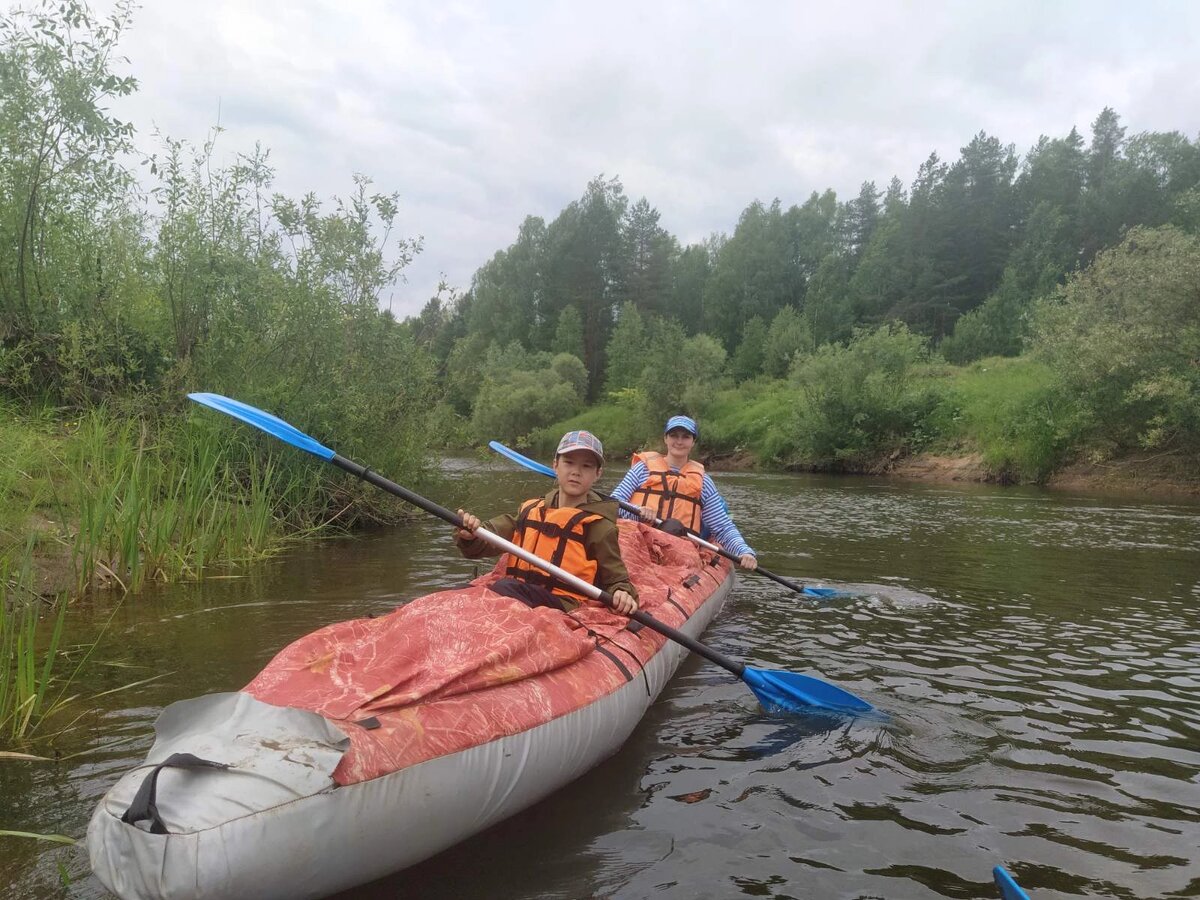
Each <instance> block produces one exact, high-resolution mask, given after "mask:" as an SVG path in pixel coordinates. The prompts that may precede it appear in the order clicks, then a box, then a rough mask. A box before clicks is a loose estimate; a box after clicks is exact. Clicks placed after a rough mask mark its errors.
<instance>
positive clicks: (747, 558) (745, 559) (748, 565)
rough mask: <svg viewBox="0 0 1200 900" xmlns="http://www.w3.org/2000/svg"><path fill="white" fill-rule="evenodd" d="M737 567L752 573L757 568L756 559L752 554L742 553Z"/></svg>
mask: <svg viewBox="0 0 1200 900" xmlns="http://www.w3.org/2000/svg"><path fill="white" fill-rule="evenodd" d="M738 565H739V566H741V567H742V568H743V569H749V570H750V571H751V572H753V571H754V570H755V569H757V568H758V559H757V558H756V557H755V556H754V554H753V553H743V554H742V556H741V558H740V559H739V560H738Z"/></svg>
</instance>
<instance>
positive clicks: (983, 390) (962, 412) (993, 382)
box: [927, 357, 1084, 482]
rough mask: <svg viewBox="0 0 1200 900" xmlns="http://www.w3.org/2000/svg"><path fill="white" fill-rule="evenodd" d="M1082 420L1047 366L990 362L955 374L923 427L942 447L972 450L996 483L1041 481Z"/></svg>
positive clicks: (1024, 361)
mask: <svg viewBox="0 0 1200 900" xmlns="http://www.w3.org/2000/svg"><path fill="white" fill-rule="evenodd" d="M1083 423H1084V413H1083V411H1082V410H1081V409H1080V407H1079V406H1078V404H1077V403H1076V402H1075V401H1074V400H1073V399H1072V398H1071V397H1070V395H1068V394H1067V393H1065V392H1064V391H1063V389H1062V385H1061V384H1059V383H1058V381H1057V379H1056V378H1055V376H1054V372H1053V371H1052V370H1051V369H1050V368H1049V367H1048V366H1046V365H1044V364H1042V363H1038V362H1035V361H1033V360H1031V359H1028V358H1020V359H1005V358H1000V357H993V358H989V359H983V360H980V361H978V362H976V363H974V364H973V365H971V366H968V367H966V368H964V369H959V370H955V371H954V373H953V376H952V377H951V378H950V380H949V382H948V383H947V384H945V385H944V386H943V388H942V396H941V399H940V400H939V402H938V406H937V409H936V410H935V411H934V412H933V413H932V415H931V416H930V419H929V422H928V423H927V425H928V427H929V428H930V431H931V433H932V434H934V435H936V439H937V442H938V443H939V444H941V445H943V446H946V447H948V448H952V449H958V448H963V447H966V448H971V449H977V450H979V451H980V452H981V453H982V455H983V462H984V465H985V466H986V467H987V468H988V470H989V471H990V472H992V473H993V474H994V475H995V477H996V478H997V479H998V480H1000V481H1021V482H1029V481H1032V482H1041V481H1044V480H1045V479H1046V478H1047V477H1048V476H1049V475H1050V474H1051V473H1052V472H1053V471H1054V470H1055V469H1056V468H1057V467H1058V466H1059V465H1061V464H1062V463H1063V462H1064V461H1065V460H1066V458H1067V456H1068V454H1069V453H1070V451H1071V450H1072V448H1074V447H1075V446H1076V445H1077V442H1078V440H1079V433H1080V428H1081V427H1082V425H1083Z"/></svg>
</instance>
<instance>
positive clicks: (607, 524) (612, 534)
mask: <svg viewBox="0 0 1200 900" xmlns="http://www.w3.org/2000/svg"><path fill="white" fill-rule="evenodd" d="M545 499H546V505H547V506H548V507H551V508H557V507H558V488H555V489H554V490H552V491H551V492H550V493H548V494H547V495H546V498H545ZM579 509H581V510H583V511H584V512H590V513H598V514H600V515H601V516H603V518H601V519H597V520H596V521H594V522H590V523H588V524H587V525H585V526H584V531H583V546H584V550H585V551H586V553H587V555H588V558H589V559H594V560H595V561H596V586H597V587H600V588H603V589H604V590H606V591H608V592H609V593H610V594H611V593H612V592H613V591H628V592H629V594H630V595H631V596H632V597H633V598H634V599H635V600H636V599H637V588H635V587H634V586H633V584H632V582H630V580H629V570H628V569H626V568H625V562H624V560H622V559H621V546H620V544H619V542H618V540H617V504H616V501H614V500H602V499H600V495H599V494H597V493H596V492H595V491H589V492H588V495H587V499H586V500H585V501H584V502H583V503H581V504H580V505H579ZM481 527H483V528H486V529H487V530H488V531H493V532H495V533H496V534H498V535H500V537H502V538H504V539H505V540H506V541H511V540H512V538H513V535H514V534H515V533H516V530H517V517H516V516H515V515H508V514H505V515H502V516H496V518H494V519H489V520H488V521H486V522H484V523H483V525H482V526H481ZM454 540H455V542H456V543H457V544H458V549H459V550H461V551H462V555H463V556H465V557H466V558H467V559H479V558H480V557H481V556H496V555H497V554H498V553H499V551H498V550H497V549H496V548H495V547H493V546H492V545H491V544H489V543H488V542H487V541H485V540H484V539H483V538H480V537H476V538H473V539H471V540H465V541H464V540H463V539H462V538H460V537H459V536H458V533H457V532H455V535H454Z"/></svg>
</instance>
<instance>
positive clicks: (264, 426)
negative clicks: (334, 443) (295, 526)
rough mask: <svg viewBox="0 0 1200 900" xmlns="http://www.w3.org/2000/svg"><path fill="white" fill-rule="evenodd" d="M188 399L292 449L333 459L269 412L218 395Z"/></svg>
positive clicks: (297, 430)
mask: <svg viewBox="0 0 1200 900" xmlns="http://www.w3.org/2000/svg"><path fill="white" fill-rule="evenodd" d="M188 397H189V398H191V399H192V400H195V401H196V402H197V403H199V404H200V405H201V406H207V407H210V408H211V409H215V410H217V411H218V412H223V413H225V415H227V416H233V417H234V418H235V419H237V420H238V421H241V422H245V423H246V424H247V425H253V426H254V427H255V428H257V429H258V430H259V431H265V432H266V433H267V434H269V435H272V436H273V437H277V438H279V439H280V440H281V441H283V442H284V443H287V444H291V445H292V446H293V447H298V448H300V449H301V450H303V451H304V452H305V453H311V454H312V455H313V456H318V457H320V458H321V459H324V460H326V461H328V460H331V459H333V457H334V452H333V451H332V450H330V449H329V448H328V447H324V446H322V445H321V444H320V443H318V442H317V441H316V440H314V439H313V438H310V437H309V436H308V435H307V434H305V433H304V432H303V431H300V430H299V429H297V428H295V427H293V426H291V425H289V424H288V423H287V422H285V421H283V419H280V418H278V417H277V416H273V415H271V414H270V413H269V412H263V411H262V410H261V409H258V408H256V407H253V406H251V405H250V404H248V403H243V402H242V401H240V400H234V399H232V398H230V397H223V396H221V395H220V394H188Z"/></svg>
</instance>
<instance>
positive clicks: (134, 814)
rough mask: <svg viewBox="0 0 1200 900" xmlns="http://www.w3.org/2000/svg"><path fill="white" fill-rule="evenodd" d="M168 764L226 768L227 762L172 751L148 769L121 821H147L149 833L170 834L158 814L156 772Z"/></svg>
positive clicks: (172, 765) (198, 767)
mask: <svg viewBox="0 0 1200 900" xmlns="http://www.w3.org/2000/svg"><path fill="white" fill-rule="evenodd" d="M168 766H169V767H171V768H173V769H200V768H208V769H228V768H229V763H219V762H213V761H212V760H210V759H201V758H200V757H198V756H195V755H193V754H191V753H172V754H171V755H170V756H168V757H167V758H166V759H164V760H163V761H162V762H160V763H159V764H158V765H157V766H155V767H154V768H153V769H151V770H150V774H149V775H147V776H146V780H145V781H143V782H142V786H141V787H139V788H138V791H137V793H136V794H134V797H133V802H132V803H130V804H129V809H127V810H125V814H124V815H123V816H121V821H122V822H124V823H126V824H127V825H135V824H136V823H138V822H141V821H148V822H149V823H150V833H151V834H170V832H169V831H167V826H166V825H164V824H163V820H162V816H160V815H159V814H158V773H159V772H161V771H162V770H163V769H165V768H167V767H168Z"/></svg>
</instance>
